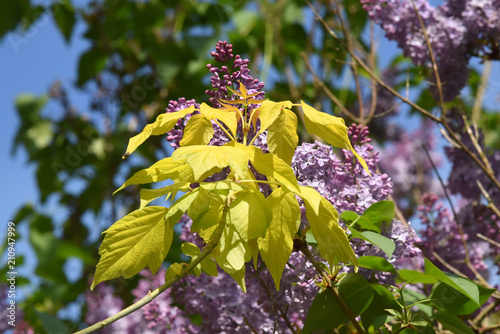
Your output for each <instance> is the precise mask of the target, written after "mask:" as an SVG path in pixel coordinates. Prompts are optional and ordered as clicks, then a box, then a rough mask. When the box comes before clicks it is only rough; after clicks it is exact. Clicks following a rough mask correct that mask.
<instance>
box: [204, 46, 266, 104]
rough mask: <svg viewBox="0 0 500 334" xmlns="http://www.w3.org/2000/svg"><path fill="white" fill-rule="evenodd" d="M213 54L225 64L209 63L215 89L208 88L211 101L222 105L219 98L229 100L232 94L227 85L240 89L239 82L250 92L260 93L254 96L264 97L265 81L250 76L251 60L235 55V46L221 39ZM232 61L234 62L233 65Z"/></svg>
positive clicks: (208, 66)
mask: <svg viewBox="0 0 500 334" xmlns="http://www.w3.org/2000/svg"><path fill="white" fill-rule="evenodd" d="M211 56H212V57H213V58H214V59H215V61H217V62H219V63H222V64H223V65H222V66H221V67H220V68H218V67H216V66H214V65H212V64H208V65H207V68H208V70H209V71H210V73H212V77H211V78H210V82H211V83H212V87H213V88H215V90H210V89H209V90H206V93H207V94H208V95H209V96H210V99H209V102H210V103H211V104H212V105H213V106H214V107H215V108H218V107H221V104H220V103H219V101H218V100H220V99H223V100H229V99H230V94H229V93H228V89H227V87H230V88H233V87H234V88H236V89H238V90H239V83H241V84H243V85H244V86H245V88H246V89H247V91H248V94H255V93H258V95H257V96H255V97H254V98H255V99H257V100H259V99H262V98H263V97H264V92H263V91H262V89H263V88H264V83H263V82H260V81H259V79H254V78H252V77H251V76H250V69H249V68H248V64H249V63H250V60H248V59H242V58H241V56H240V55H236V56H234V55H233V46H232V44H228V43H227V42H226V41H223V42H222V41H219V42H218V43H217V45H216V47H215V51H212V52H211ZM231 61H232V62H233V64H232V65H231Z"/></svg>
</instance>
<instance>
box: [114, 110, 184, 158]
mask: <svg viewBox="0 0 500 334" xmlns="http://www.w3.org/2000/svg"><path fill="white" fill-rule="evenodd" d="M193 111H194V106H191V107H189V108H186V109H182V110H179V111H175V112H172V113H165V114H161V115H160V116H158V117H157V118H156V121H155V122H154V123H151V124H148V125H146V126H145V127H144V129H143V130H142V131H141V133H139V134H138V135H136V136H134V137H132V138H130V140H129V142H128V146H127V150H126V152H125V154H124V155H123V157H124V158H125V157H127V156H129V155H130V154H132V152H134V151H135V150H136V149H137V148H138V147H139V146H140V145H141V144H142V143H144V141H146V139H148V138H149V137H150V136H158V135H164V134H165V133H167V132H168V131H170V130H172V128H173V127H174V125H175V124H176V123H177V121H178V120H179V119H180V118H183V117H184V116H186V115H187V114H191V113H193Z"/></svg>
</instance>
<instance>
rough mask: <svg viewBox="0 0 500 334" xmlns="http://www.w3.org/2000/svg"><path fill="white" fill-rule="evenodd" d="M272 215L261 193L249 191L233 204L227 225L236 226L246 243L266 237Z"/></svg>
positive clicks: (237, 198)
mask: <svg viewBox="0 0 500 334" xmlns="http://www.w3.org/2000/svg"><path fill="white" fill-rule="evenodd" d="M271 217H272V213H271V209H270V208H269V204H268V203H267V202H266V198H265V197H264V195H263V194H262V193H261V192H260V191H255V190H249V191H245V192H243V193H241V194H238V197H236V199H235V200H234V201H233V203H231V206H230V207H229V210H228V213H227V224H231V225H234V227H235V229H236V231H237V232H238V234H239V235H240V236H241V238H242V239H243V240H244V241H248V240H250V239H254V238H257V237H260V236H264V234H265V232H266V229H267V227H268V226H269V222H270V221H271Z"/></svg>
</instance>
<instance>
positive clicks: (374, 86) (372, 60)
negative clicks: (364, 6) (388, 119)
mask: <svg viewBox="0 0 500 334" xmlns="http://www.w3.org/2000/svg"><path fill="white" fill-rule="evenodd" d="M373 31H374V24H373V22H372V21H370V54H369V57H368V66H370V68H371V70H372V71H375V53H376V52H377V50H376V47H375V42H374V40H375V38H374V37H373V34H374V32H373ZM370 84H371V91H372V100H371V106H370V111H369V112H368V117H367V118H366V119H364V124H365V125H366V124H368V123H369V122H370V121H371V119H372V118H373V116H375V111H376V109H377V98H378V95H377V83H376V82H375V80H373V78H372V77H370ZM390 109H393V108H392V107H391V108H390Z"/></svg>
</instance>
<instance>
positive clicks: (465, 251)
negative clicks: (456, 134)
mask: <svg viewBox="0 0 500 334" xmlns="http://www.w3.org/2000/svg"><path fill="white" fill-rule="evenodd" d="M422 148H423V150H424V152H425V154H426V155H427V159H429V162H430V163H431V166H432V169H433V170H434V173H436V176H437V178H438V180H439V183H440V184H441V187H442V188H443V191H444V195H445V196H446V199H447V200H448V203H449V204H450V207H451V211H452V212H453V218H454V219H455V223H456V224H457V229H458V233H459V234H460V239H461V240H462V245H463V246H464V253H465V264H466V265H467V267H469V269H470V270H471V271H472V273H474V275H475V276H476V278H477V279H478V280H479V282H481V284H483V285H484V286H488V287H489V284H488V282H487V281H486V280H485V279H484V278H483V276H482V275H481V274H480V273H479V271H477V269H476V268H475V267H474V266H473V265H472V263H471V261H470V256H469V246H468V245H467V240H466V238H465V234H464V231H463V229H462V225H461V224H460V221H459V220H458V215H457V212H456V211H455V206H454V205H453V202H452V201H451V198H450V195H449V194H448V189H447V188H446V185H445V184H444V182H443V179H442V178H441V175H440V174H439V172H438V170H437V168H436V165H435V164H434V161H433V160H432V158H431V155H430V154H429V151H428V150H427V148H426V147H425V145H423V144H422Z"/></svg>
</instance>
